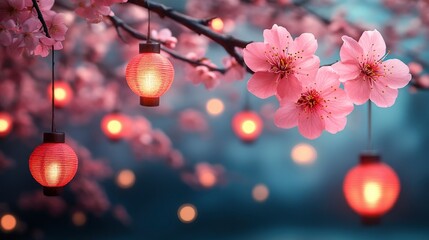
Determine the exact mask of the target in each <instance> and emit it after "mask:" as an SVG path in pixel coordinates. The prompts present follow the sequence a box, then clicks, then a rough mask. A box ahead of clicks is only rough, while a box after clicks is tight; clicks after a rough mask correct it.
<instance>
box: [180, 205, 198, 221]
mask: <svg viewBox="0 0 429 240" xmlns="http://www.w3.org/2000/svg"><path fill="white" fill-rule="evenodd" d="M177 216H178V217H179V220H180V221H181V222H183V223H190V222H193V221H194V220H195V219H196V218H197V209H196V208H195V206H194V205H192V204H183V205H182V206H180V208H179V210H178V211H177Z"/></svg>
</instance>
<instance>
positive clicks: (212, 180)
mask: <svg viewBox="0 0 429 240" xmlns="http://www.w3.org/2000/svg"><path fill="white" fill-rule="evenodd" d="M198 181H199V182H200V184H201V186H203V187H205V188H211V187H213V186H214V185H215V184H216V182H217V177H216V175H215V173H214V172H212V171H201V172H200V173H198Z"/></svg>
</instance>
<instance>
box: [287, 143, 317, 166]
mask: <svg viewBox="0 0 429 240" xmlns="http://www.w3.org/2000/svg"><path fill="white" fill-rule="evenodd" d="M290 155H291V158H292V160H293V161H294V162H295V163H297V164H299V165H311V164H313V163H314V161H316V158H317V151H316V149H315V148H314V147H313V146H311V145H310V144H307V143H299V144H297V145H295V146H294V147H293V148H292V151H291V154H290Z"/></svg>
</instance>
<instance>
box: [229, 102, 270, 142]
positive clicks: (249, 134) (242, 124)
mask: <svg viewBox="0 0 429 240" xmlns="http://www.w3.org/2000/svg"><path fill="white" fill-rule="evenodd" d="M263 126H264V124H263V122H262V119H261V118H260V117H259V115H258V114H257V113H255V112H253V111H247V110H245V111H241V112H239V113H237V114H236V115H235V116H234V118H233V119H232V130H233V131H234V133H235V135H237V137H239V138H240V139H241V140H242V141H243V142H245V143H251V142H253V141H255V140H256V139H257V138H258V137H259V135H261V133H262V129H263Z"/></svg>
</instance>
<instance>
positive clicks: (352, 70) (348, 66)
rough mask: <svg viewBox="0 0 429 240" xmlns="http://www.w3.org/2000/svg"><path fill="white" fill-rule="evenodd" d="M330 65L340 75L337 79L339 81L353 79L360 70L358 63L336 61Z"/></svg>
mask: <svg viewBox="0 0 429 240" xmlns="http://www.w3.org/2000/svg"><path fill="white" fill-rule="evenodd" d="M332 67H333V68H334V70H335V71H336V72H337V73H338V75H340V79H339V80H340V82H345V81H348V80H353V79H355V78H357V77H358V76H359V74H360V73H361V70H360V67H359V65H358V64H352V63H343V62H337V63H335V64H334V65H332Z"/></svg>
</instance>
